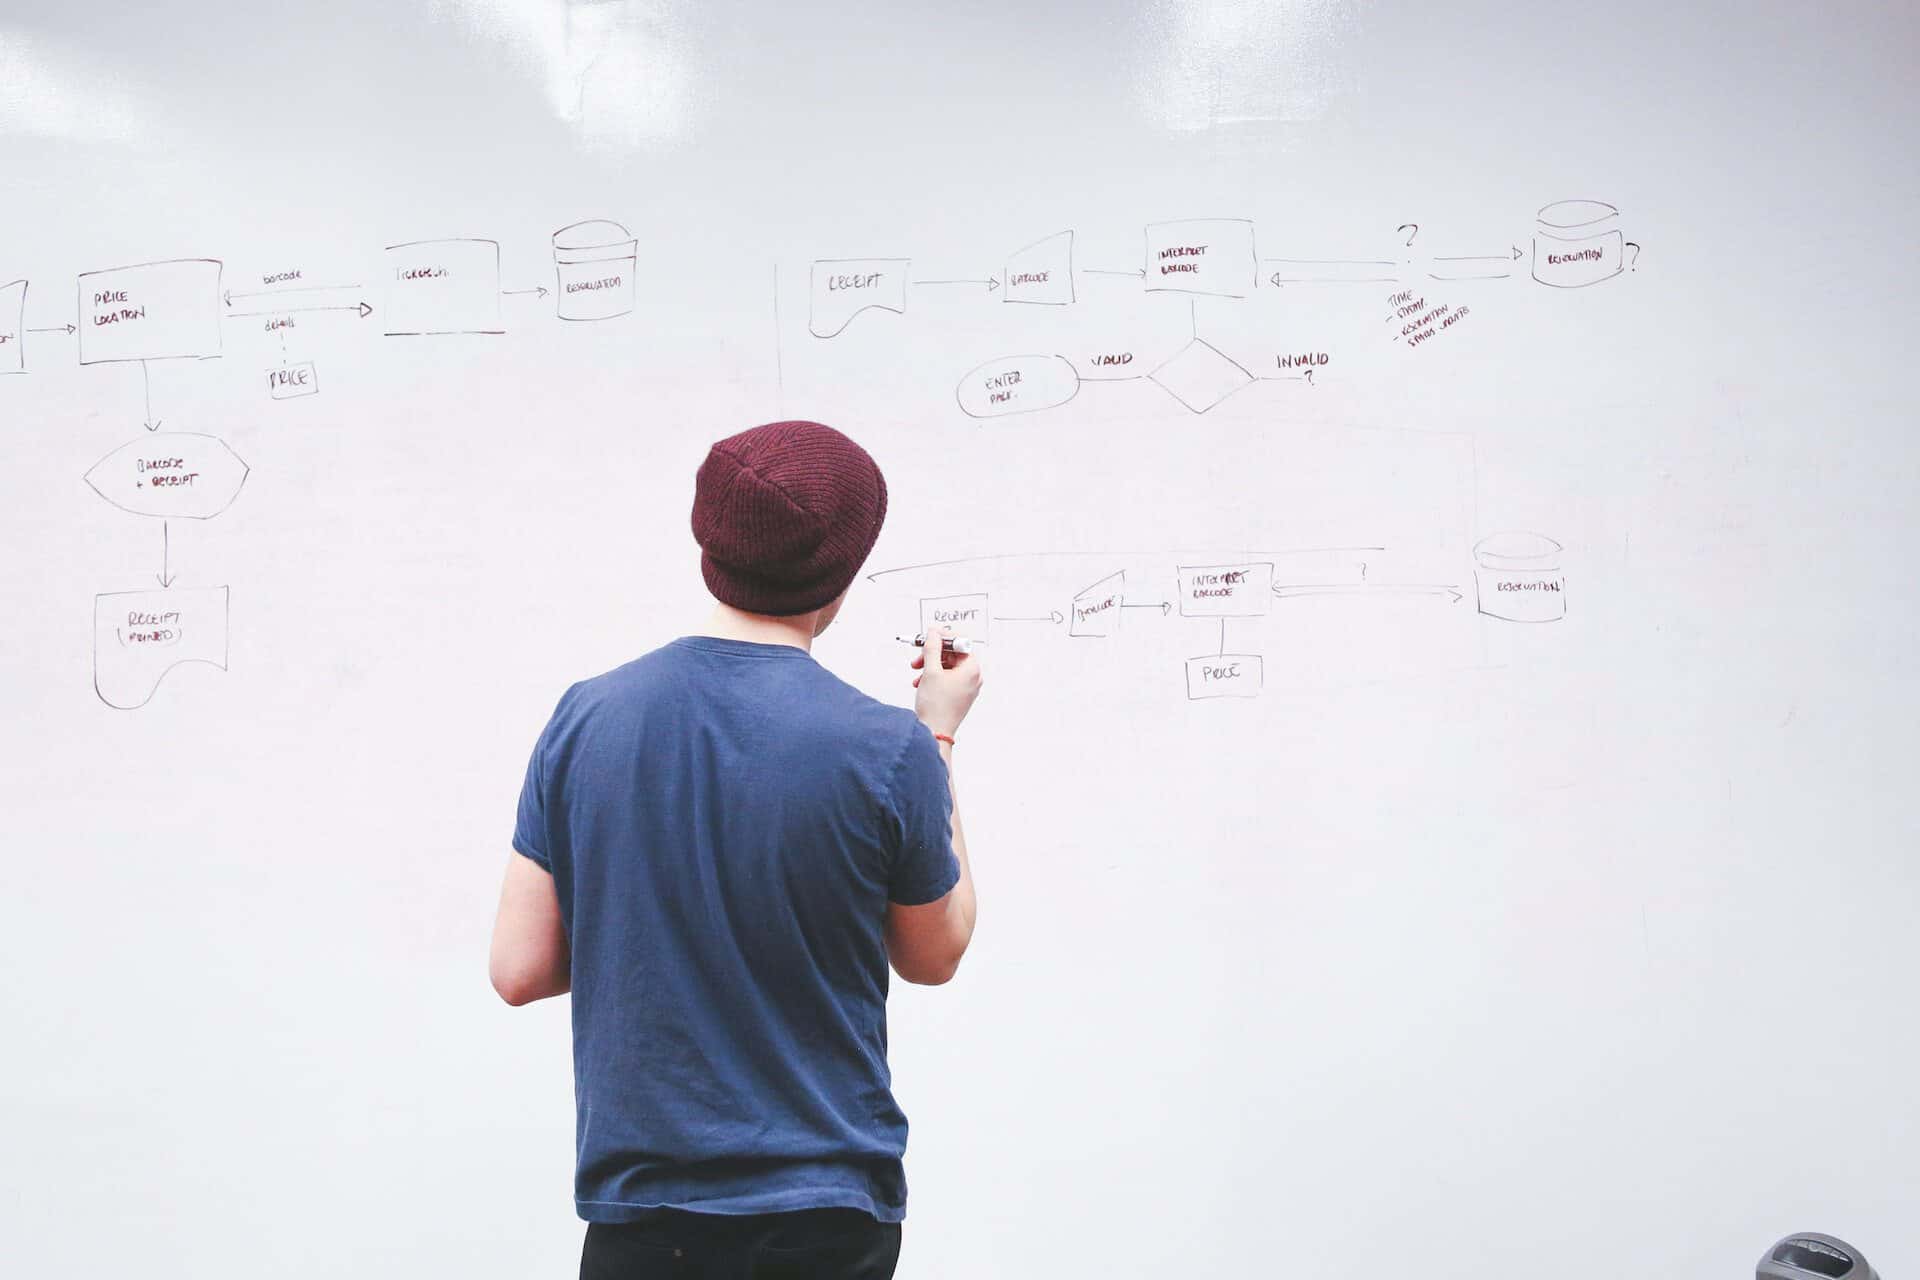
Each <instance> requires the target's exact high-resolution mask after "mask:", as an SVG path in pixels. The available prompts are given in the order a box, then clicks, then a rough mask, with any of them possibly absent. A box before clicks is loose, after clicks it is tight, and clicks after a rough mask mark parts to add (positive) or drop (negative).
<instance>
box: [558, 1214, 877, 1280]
mask: <svg viewBox="0 0 1920 1280" xmlns="http://www.w3.org/2000/svg"><path fill="white" fill-rule="evenodd" d="M899 1260H900V1224H899V1223H897V1222H878V1221H876V1220H875V1219H874V1217H873V1215H872V1214H870V1213H867V1212H865V1211H864V1210H861V1209H799V1210H794V1211H791V1212H787V1213H754V1214H720V1213H688V1212H685V1211H683V1210H679V1209H660V1210H657V1211H655V1213H654V1214H653V1215H652V1216H651V1217H649V1218H648V1219H647V1220H646V1221H644V1222H620V1223H606V1222H590V1223H588V1224H587V1240H586V1244H585V1245H584V1246H583V1247H582V1248H581V1251H580V1280H654V1277H656V1276H658V1277H662V1278H664V1277H668V1276H672V1277H676V1280H678V1278H680V1277H686V1278H688V1280H691V1278H692V1277H699V1280H892V1276H893V1268H894V1265H895V1264H896V1263H897V1262H899Z"/></svg>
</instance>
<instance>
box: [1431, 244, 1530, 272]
mask: <svg viewBox="0 0 1920 1280" xmlns="http://www.w3.org/2000/svg"><path fill="white" fill-rule="evenodd" d="M1508 248H1509V249H1510V250H1511V256H1509V254H1505V253H1482V254H1467V255H1464V256H1459V257H1443V258H1435V259H1433V261H1434V262H1435V263H1441V262H1458V263H1461V264H1463V265H1461V266H1458V267H1443V268H1441V269H1440V270H1439V271H1429V272H1427V278H1428V279H1429V280H1505V279H1506V278H1507V277H1508V276H1510V275H1512V274H1513V273H1512V272H1511V271H1494V272H1485V273H1483V274H1479V275H1472V274H1466V273H1468V272H1472V271H1473V270H1474V269H1475V268H1474V266H1473V265H1472V264H1476V263H1478V264H1482V265H1484V264H1487V263H1499V264H1500V265H1501V266H1502V267H1505V266H1507V265H1509V264H1511V263H1515V262H1518V261H1520V255H1521V250H1520V246H1519V245H1509V246H1508ZM1456 273H1459V274H1456Z"/></svg>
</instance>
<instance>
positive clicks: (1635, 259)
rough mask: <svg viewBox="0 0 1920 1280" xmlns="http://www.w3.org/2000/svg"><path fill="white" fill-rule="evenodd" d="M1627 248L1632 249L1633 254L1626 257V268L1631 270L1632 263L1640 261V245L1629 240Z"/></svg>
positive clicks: (1632, 267)
mask: <svg viewBox="0 0 1920 1280" xmlns="http://www.w3.org/2000/svg"><path fill="white" fill-rule="evenodd" d="M1627 248H1629V249H1631V250H1633V256H1632V257H1631V258H1628V259H1627V270H1629V271H1632V270H1634V269H1635V268H1634V265H1633V264H1634V263H1636V262H1638V261H1640V246H1639V245H1637V244H1635V243H1634V242H1633V241H1631V240H1629V241H1627Z"/></svg>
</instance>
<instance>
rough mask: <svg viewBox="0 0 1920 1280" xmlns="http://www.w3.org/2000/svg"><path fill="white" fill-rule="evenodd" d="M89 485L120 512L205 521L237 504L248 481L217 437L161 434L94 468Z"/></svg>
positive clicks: (236, 459)
mask: <svg viewBox="0 0 1920 1280" xmlns="http://www.w3.org/2000/svg"><path fill="white" fill-rule="evenodd" d="M86 480H87V483H88V484H89V485H91V486H92V487H93V491H94V492H95V493H97V494H99V495H100V496H101V497H103V498H105V499H106V500H107V501H108V502H111V503H112V504H113V505H114V506H116V507H119V508H120V509H121V510H122V511H131V512H133V513H134V514H135V515H141V516H161V517H164V518H167V519H179V520H206V519H209V518H211V517H213V516H217V515H219V514H220V513H221V512H222V511H225V510H226V509H227V508H228V507H229V506H231V505H233V500H234V499H235V498H236V497H238V496H239V495H240V486H241V485H243V484H245V483H246V482H247V464H246V463H244V462H242V461H240V458H239V456H238V455H237V454H235V453H234V451H233V450H231V449H229V448H228V447H227V444H226V441H224V440H221V439H219V438H218V437H217V436H209V435H201V434H199V433H198V432H192V431H157V432H154V433H153V434H152V435H148V436H143V437H142V438H140V439H138V440H130V441H128V442H127V443H126V444H123V445H121V446H120V447H119V448H118V449H115V450H114V451H113V452H112V453H110V454H108V455H107V456H106V457H104V458H102V459H100V461H98V462H96V463H94V464H93V469H92V470H91V471H89V472H87V476H86Z"/></svg>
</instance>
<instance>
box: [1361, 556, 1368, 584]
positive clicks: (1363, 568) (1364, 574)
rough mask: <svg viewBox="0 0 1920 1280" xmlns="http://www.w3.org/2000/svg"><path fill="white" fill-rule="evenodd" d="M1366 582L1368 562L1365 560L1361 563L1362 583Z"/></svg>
mask: <svg viewBox="0 0 1920 1280" xmlns="http://www.w3.org/2000/svg"><path fill="white" fill-rule="evenodd" d="M1366 580H1367V562H1366V561H1365V560H1362V561H1361V562H1360V581H1362V582H1365V581H1366Z"/></svg>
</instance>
